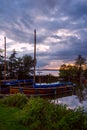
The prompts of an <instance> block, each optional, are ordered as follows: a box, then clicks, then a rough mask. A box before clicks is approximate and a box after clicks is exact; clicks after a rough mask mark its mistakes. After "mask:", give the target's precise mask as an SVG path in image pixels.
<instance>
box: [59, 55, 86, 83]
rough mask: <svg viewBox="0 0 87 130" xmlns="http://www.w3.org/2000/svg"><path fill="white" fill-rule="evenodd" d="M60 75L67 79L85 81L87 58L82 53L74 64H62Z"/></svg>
mask: <svg viewBox="0 0 87 130" xmlns="http://www.w3.org/2000/svg"><path fill="white" fill-rule="evenodd" d="M59 77H60V78H61V79H63V80H65V81H74V82H78V83H80V84H81V83H83V82H84V80H85V79H86V78H87V67H86V59H85V58H84V57H82V56H81V55H78V57H77V58H76V59H75V63H74V64H73V65H66V64H63V65H61V67H60V69H59Z"/></svg>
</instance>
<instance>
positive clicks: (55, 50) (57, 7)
mask: <svg viewBox="0 0 87 130" xmlns="http://www.w3.org/2000/svg"><path fill="white" fill-rule="evenodd" d="M34 29H36V35H37V38H36V39H37V40H36V41H37V47H36V48H37V50H36V52H37V68H53V69H55V68H56V69H57V68H59V67H60V66H61V65H62V64H65V63H69V64H70V63H74V62H75V59H76V58H77V56H78V55H79V54H80V55H82V56H83V57H85V58H87V0H0V49H3V48H4V45H3V43H4V40H3V37H4V36H6V48H7V56H9V55H10V54H11V53H12V51H13V49H15V50H16V52H17V54H18V55H19V56H22V55H25V54H28V55H31V56H33V54H34Z"/></svg>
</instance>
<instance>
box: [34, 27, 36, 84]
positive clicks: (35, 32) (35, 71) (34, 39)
mask: <svg viewBox="0 0 87 130" xmlns="http://www.w3.org/2000/svg"><path fill="white" fill-rule="evenodd" d="M35 75H36V29H35V30H34V83H35Z"/></svg>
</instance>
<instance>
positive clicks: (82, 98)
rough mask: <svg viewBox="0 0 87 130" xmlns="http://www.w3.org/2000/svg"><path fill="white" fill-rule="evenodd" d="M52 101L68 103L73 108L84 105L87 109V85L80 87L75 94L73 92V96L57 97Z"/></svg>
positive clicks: (86, 109)
mask: <svg viewBox="0 0 87 130" xmlns="http://www.w3.org/2000/svg"><path fill="white" fill-rule="evenodd" d="M52 102H55V104H58V103H59V104H63V105H64V104H66V105H67V107H68V108H71V109H75V108H78V107H84V110H85V111H87V87H84V88H83V87H82V88H81V89H78V90H77V91H76V94H75V95H73V94H72V95H71V96H67V97H61V98H56V99H55V100H52Z"/></svg>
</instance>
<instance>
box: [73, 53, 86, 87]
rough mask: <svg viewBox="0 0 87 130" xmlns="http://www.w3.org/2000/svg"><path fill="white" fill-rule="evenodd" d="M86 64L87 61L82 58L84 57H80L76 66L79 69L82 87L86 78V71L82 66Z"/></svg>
mask: <svg viewBox="0 0 87 130" xmlns="http://www.w3.org/2000/svg"><path fill="white" fill-rule="evenodd" d="M85 63H86V59H85V58H84V57H82V55H78V57H77V58H76V61H75V65H76V66H77V67H78V77H79V83H80V85H81V84H82V82H83V79H84V76H83V75H84V71H83V67H82V65H84V64H85Z"/></svg>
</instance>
